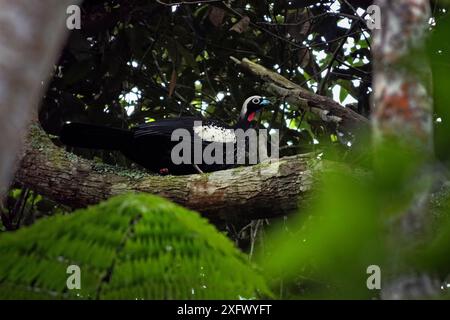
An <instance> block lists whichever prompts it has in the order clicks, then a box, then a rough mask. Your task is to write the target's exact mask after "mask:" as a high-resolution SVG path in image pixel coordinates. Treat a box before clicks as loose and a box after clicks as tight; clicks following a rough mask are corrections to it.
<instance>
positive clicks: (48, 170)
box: [15, 125, 326, 220]
mask: <svg viewBox="0 0 450 320" xmlns="http://www.w3.org/2000/svg"><path fill="white" fill-rule="evenodd" d="M325 165H326V163H325V162H322V161H319V160H317V159H316V158H315V157H314V156H313V155H312V154H307V155H298V156H295V157H289V158H283V159H280V160H277V161H274V162H272V163H261V164H258V165H256V166H251V167H240V168H235V169H230V170H224V171H217V172H213V173H208V174H195V175H186V176H160V175H151V174H147V173H145V172H144V171H139V170H129V169H125V168H118V167H114V166H109V165H105V164H100V163H96V162H93V161H90V160H86V159H83V158H80V157H77V156H75V155H73V154H71V153H68V152H65V151H64V150H63V149H61V148H59V147H57V146H55V145H54V144H53V143H52V142H51V140H50V139H49V137H48V136H47V134H46V133H45V132H44V131H43V130H42V129H40V128H39V127H38V126H36V125H33V126H32V127H31V130H30V134H29V137H28V139H27V142H26V146H25V150H24V155H23V158H22V163H21V165H20V168H19V170H18V171H17V173H16V179H15V181H16V182H17V183H19V184H21V185H24V186H26V187H28V188H30V189H32V190H35V191H36V192H38V193H40V194H42V195H44V196H47V197H49V198H50V199H53V200H55V201H57V202H59V203H62V204H66V205H68V206H71V207H74V208H76V207H84V206H87V205H90V204H95V203H98V202H100V201H102V200H105V199H107V198H109V197H111V196H113V195H117V194H122V193H127V192H148V193H152V194H158V195H161V196H163V197H166V198H168V199H171V200H173V201H175V202H177V203H179V204H181V205H183V206H186V207H188V208H190V209H193V210H197V211H199V212H201V213H202V214H204V215H205V216H206V217H208V218H210V219H211V220H224V219H226V220H229V219H233V218H237V217H239V218H248V219H255V218H271V217H276V216H282V215H286V214H289V213H290V212H292V211H294V210H296V209H297V208H298V206H299V205H301V204H302V203H303V202H304V201H305V200H306V199H307V198H308V197H309V195H310V192H309V191H310V190H311V186H312V184H313V182H314V179H313V173H314V172H315V171H317V170H319V169H324V168H325Z"/></svg>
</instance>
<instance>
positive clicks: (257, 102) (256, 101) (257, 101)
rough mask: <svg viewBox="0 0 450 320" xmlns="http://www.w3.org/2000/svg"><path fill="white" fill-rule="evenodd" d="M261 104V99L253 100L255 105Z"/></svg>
mask: <svg viewBox="0 0 450 320" xmlns="http://www.w3.org/2000/svg"><path fill="white" fill-rule="evenodd" d="M259 102H260V100H259V98H255V99H253V100H252V103H253V104H259Z"/></svg>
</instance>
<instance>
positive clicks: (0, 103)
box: [0, 0, 78, 198]
mask: <svg viewBox="0 0 450 320" xmlns="http://www.w3.org/2000/svg"><path fill="white" fill-rule="evenodd" d="M76 3H78V0H76V1H73V0H41V1H36V2H30V1H29V0H14V1H11V0H0V150H1V152H0V198H1V196H2V193H3V192H4V191H5V190H6V189H7V187H8V185H9V181H10V178H11V177H12V176H13V172H14V163H15V162H16V158H17V153H18V151H19V149H20V147H21V144H22V138H23V137H24V136H25V134H26V127H27V122H28V121H29V120H30V119H31V117H32V114H33V110H34V109H35V108H36V107H37V102H38V101H39V100H40V98H41V95H42V93H43V91H44V89H45V86H44V82H45V81H46V80H47V79H48V78H49V76H50V74H51V67H52V64H53V62H54V60H55V58H56V56H57V54H58V52H59V49H60V46H61V44H62V41H63V38H64V35H65V33H66V31H67V29H66V28H65V27H64V22H65V19H66V17H67V15H66V9H67V6H68V5H70V4H76Z"/></svg>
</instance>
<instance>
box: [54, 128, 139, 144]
mask: <svg viewBox="0 0 450 320" xmlns="http://www.w3.org/2000/svg"><path fill="white" fill-rule="evenodd" d="M59 138H60V140H61V142H62V143H64V144H65V145H68V146H72V147H80V148H91V149H105V150H121V149H122V148H124V147H125V146H127V144H129V142H130V141H131V138H132V133H131V131H129V130H125V129H118V128H110V127H104V126H98V125H92V124H86V123H66V124H64V125H63V127H62V129H61V133H60V136H59Z"/></svg>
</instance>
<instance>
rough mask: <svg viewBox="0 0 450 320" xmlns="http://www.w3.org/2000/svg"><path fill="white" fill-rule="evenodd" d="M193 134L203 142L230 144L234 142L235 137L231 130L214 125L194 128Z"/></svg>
mask: <svg viewBox="0 0 450 320" xmlns="http://www.w3.org/2000/svg"><path fill="white" fill-rule="evenodd" d="M194 132H195V134H197V135H198V136H199V137H200V138H201V139H202V140H203V141H208V142H220V143H230V142H233V143H235V142H236V135H235V133H234V130H233V129H226V128H221V127H218V126H215V125H206V126H204V125H201V126H194Z"/></svg>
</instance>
